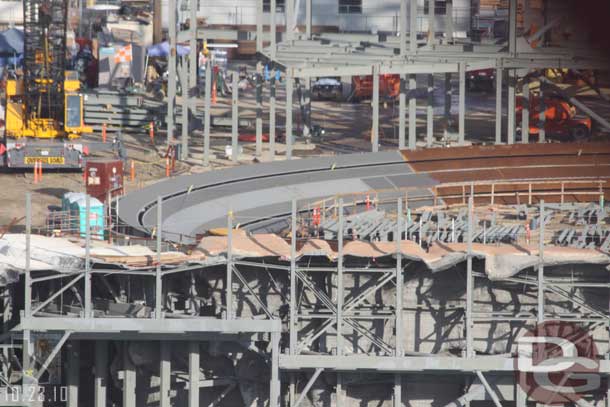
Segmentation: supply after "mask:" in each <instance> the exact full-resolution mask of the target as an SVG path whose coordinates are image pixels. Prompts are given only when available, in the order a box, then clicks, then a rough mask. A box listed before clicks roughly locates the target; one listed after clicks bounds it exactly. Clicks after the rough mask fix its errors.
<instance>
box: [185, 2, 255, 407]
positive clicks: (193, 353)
mask: <svg viewBox="0 0 610 407" xmlns="http://www.w3.org/2000/svg"><path fill="white" fill-rule="evenodd" d="M259 3H260V2H259ZM199 367H200V353H199V342H195V341H191V342H189V395H188V398H189V401H188V407H199V380H200V379H201V375H200V370H199Z"/></svg>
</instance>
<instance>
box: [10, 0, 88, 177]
mask: <svg viewBox="0 0 610 407" xmlns="http://www.w3.org/2000/svg"><path fill="white" fill-rule="evenodd" d="M66 21H67V1H66V0H50V1H49V0H26V1H24V59H23V61H24V62H23V75H21V77H19V78H16V79H9V80H8V81H7V84H6V108H5V112H6V117H5V132H4V143H3V144H0V163H2V164H3V165H4V166H7V167H10V168H31V167H34V165H35V164H37V163H38V164H39V165H42V167H43V168H45V167H46V168H74V169H79V168H82V166H83V162H84V157H85V156H86V155H88V153H89V152H88V149H87V147H86V146H84V145H83V144H81V143H79V142H78V140H77V139H78V138H79V137H81V135H82V134H83V133H90V132H92V129H91V128H90V127H87V126H86V125H85V124H84V118H83V95H82V94H81V93H80V81H79V78H78V74H77V73H76V72H73V71H66V69H65V68H66Z"/></svg>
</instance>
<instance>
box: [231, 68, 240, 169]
mask: <svg viewBox="0 0 610 407" xmlns="http://www.w3.org/2000/svg"><path fill="white" fill-rule="evenodd" d="M238 98H239V75H238V73H237V72H233V81H232V87H231V161H232V162H233V163H237V158H238V157H239V140H238V137H239V105H238V103H239V101H238Z"/></svg>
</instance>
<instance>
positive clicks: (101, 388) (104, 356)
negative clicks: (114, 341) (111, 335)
mask: <svg viewBox="0 0 610 407" xmlns="http://www.w3.org/2000/svg"><path fill="white" fill-rule="evenodd" d="M94 370H95V379H94V393H95V407H106V399H107V396H106V392H107V391H108V389H107V386H108V342H107V341H103V340H97V341H95V369H94Z"/></svg>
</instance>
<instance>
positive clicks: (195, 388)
mask: <svg viewBox="0 0 610 407" xmlns="http://www.w3.org/2000/svg"><path fill="white" fill-rule="evenodd" d="M200 364H201V361H200V353H199V342H195V341H191V342H189V396H188V397H189V402H188V407H199V380H201V374H200Z"/></svg>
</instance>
